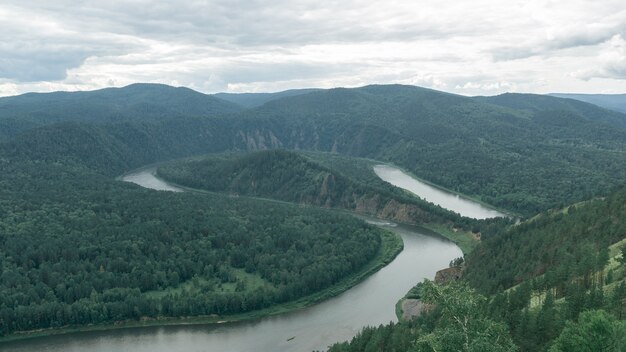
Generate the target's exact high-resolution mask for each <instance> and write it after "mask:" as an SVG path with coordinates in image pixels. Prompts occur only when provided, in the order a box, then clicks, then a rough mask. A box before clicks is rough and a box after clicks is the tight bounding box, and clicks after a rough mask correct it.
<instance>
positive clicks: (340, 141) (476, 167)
mask: <svg viewBox="0 0 626 352" xmlns="http://www.w3.org/2000/svg"><path fill="white" fill-rule="evenodd" d="M141 88H142V86H138V87H134V89H141ZM197 94H199V93H197ZM512 97H513V98H514V99H513V100H515V101H519V100H527V99H529V100H532V101H534V100H536V97H534V96H530V97H527V96H525V95H515V96H512ZM507 99H508V98H507ZM479 100H480V99H477V98H468V97H462V96H457V95H453V94H448V93H442V92H438V91H434V90H429V89H424V88H419V87H412V86H400V85H390V86H366V87H362V88H352V89H345V88H337V89H330V90H317V91H313V92H309V93H305V94H300V95H296V96H288V97H283V98H280V99H277V100H273V101H270V102H267V103H266V104H264V105H262V106H260V107H257V108H254V109H248V110H244V111H240V112H234V113H227V114H215V115H210V116H197V117H189V116H181V117H175V118H169V119H168V118H162V119H161V118H160V119H156V120H154V119H150V120H142V121H126V122H120V123H107V124H103V125H102V126H101V129H102V131H103V133H105V134H108V135H111V136H113V137H114V138H115V139H116V140H117V142H118V143H121V144H124V145H127V146H128V147H129V150H130V152H131V154H133V155H140V156H141V158H139V159H137V160H143V161H145V162H147V163H149V162H156V161H160V160H164V159H172V158H180V157H186V156H190V155H198V154H205V153H209V152H222V151H227V150H258V149H275V148H283V149H301V150H313V151H325V152H328V151H332V152H336V153H339V154H342V155H349V156H361V157H368V158H372V159H377V160H382V161H389V162H393V163H394V164H397V165H399V166H402V167H403V168H405V169H407V170H409V171H411V172H412V173H414V174H415V175H417V176H419V177H421V178H423V179H425V180H428V181H430V182H433V183H435V184H438V185H441V186H444V187H446V188H449V189H453V190H455V191H458V192H460V193H464V194H467V195H470V196H474V197H477V198H480V199H481V200H483V201H485V202H486V203H490V204H493V205H496V206H498V207H501V208H504V209H509V210H511V211H513V212H517V213H521V214H523V215H525V216H532V215H534V214H536V213H537V212H539V211H542V210H546V209H549V208H553V207H559V206H563V205H565V204H570V203H574V202H577V201H581V200H584V199H588V198H589V197H590V196H593V195H603V194H607V193H608V192H610V191H611V190H612V189H613V188H614V187H616V186H619V185H622V184H624V182H625V180H626V156H625V155H626V129H621V128H615V126H613V125H611V124H609V123H605V122H602V121H604V120H610V119H612V118H610V116H613V117H615V116H617V115H613V114H617V113H612V112H611V113H610V114H611V115H606V116H609V117H602V116H604V114H606V113H607V111H606V110H604V109H600V108H596V107H594V106H592V105H584V109H582V108H580V109H578V110H576V111H574V110H572V109H571V108H569V107H568V106H570V103H564V102H563V99H559V98H549V99H543V98H541V100H542V102H541V104H539V105H540V106H541V108H537V109H528V108H525V107H524V106H517V108H519V109H521V110H519V109H517V108H516V109H513V108H511V107H506V106H499V105H494V104H492V103H483V102H481V101H479ZM528 104H530V105H531V106H535V105H538V104H536V103H533V102H529V103H528ZM581 104H582V103H581ZM522 105H524V104H522ZM0 120H2V119H1V118H0ZM12 121H13V120H12ZM19 121H22V122H23V120H19ZM24 123H25V125H23V126H22V127H24V128H27V127H28V126H29V125H28V123H26V122H24ZM15 128H16V129H17V130H19V128H21V127H15ZM41 128H43V129H46V128H52V127H51V126H43V127H41ZM16 129H14V130H12V131H13V132H15V131H16ZM61 130H62V128H61V129H58V131H59V132H61ZM13 132H11V133H13ZM54 138H59V139H61V140H62V139H63V138H64V137H63V135H62V133H59V134H58V136H57V137H54ZM51 139H52V137H51ZM59 143H63V142H59ZM133 165H135V167H136V166H140V165H139V164H137V163H135V164H133Z"/></svg>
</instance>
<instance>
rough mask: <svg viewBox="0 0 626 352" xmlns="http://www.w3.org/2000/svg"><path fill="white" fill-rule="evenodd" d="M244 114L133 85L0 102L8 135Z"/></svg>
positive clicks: (163, 88) (223, 104)
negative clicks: (52, 127) (57, 125)
mask: <svg viewBox="0 0 626 352" xmlns="http://www.w3.org/2000/svg"><path fill="white" fill-rule="evenodd" d="M239 110H241V108H240V107H238V106H237V105H235V104H233V103H230V102H228V101H225V100H221V99H218V98H216V97H213V96H210V95H206V94H202V93H199V92H196V91H193V90H191V89H188V88H182V87H181V88H174V87H170V86H167V85H162V84H132V85H129V86H126V87H123V88H106V89H101V90H95V91H86V92H54V93H28V94H23V95H18V96H14V97H5V98H0V126H3V127H5V128H7V130H5V131H4V133H3V134H5V136H11V135H15V134H16V133H17V132H19V131H23V130H25V129H26V128H28V127H32V126H38V125H43V124H50V123H54V122H61V121H64V122H65V121H75V122H84V123H98V124H103V123H115V122H129V121H133V122H139V121H155V120H160V119H170V118H177V117H181V116H215V115H219V114H224V113H231V112H236V111H239Z"/></svg>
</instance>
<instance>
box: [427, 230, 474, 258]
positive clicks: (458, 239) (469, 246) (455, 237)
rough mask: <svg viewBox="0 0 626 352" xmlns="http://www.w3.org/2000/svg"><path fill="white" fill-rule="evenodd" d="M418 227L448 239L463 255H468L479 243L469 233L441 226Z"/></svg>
mask: <svg viewBox="0 0 626 352" xmlns="http://www.w3.org/2000/svg"><path fill="white" fill-rule="evenodd" d="M420 226H423V227H426V228H427V229H429V230H432V231H434V232H437V233H438V234H440V235H442V236H443V237H445V238H447V239H449V240H450V241H452V242H454V243H455V244H456V245H457V246H459V248H461V251H463V255H468V254H469V253H471V252H472V251H473V250H474V248H476V246H478V244H479V243H480V241H479V240H478V239H477V238H476V237H474V235H472V234H471V233H470V232H466V231H461V230H459V231H455V230H453V229H452V228H450V227H449V226H446V225H442V224H422V225H420Z"/></svg>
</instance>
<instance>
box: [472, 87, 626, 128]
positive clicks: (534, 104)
mask: <svg viewBox="0 0 626 352" xmlns="http://www.w3.org/2000/svg"><path fill="white" fill-rule="evenodd" d="M563 98H564V99H563ZM563 98H559V97H557V96H555V95H539V94H519V93H505V94H501V95H497V96H492V97H475V98H474V99H476V100H478V101H480V102H484V103H489V104H494V105H499V106H503V107H508V108H512V109H516V110H522V111H528V112H529V113H538V112H549V113H553V114H554V113H557V112H558V111H562V112H568V113H570V114H573V116H576V117H577V118H579V119H583V120H584V119H586V120H589V121H593V122H601V123H605V124H608V125H612V126H615V127H620V128H626V114H624V113H622V112H616V111H613V110H606V109H602V108H598V106H597V104H593V103H588V102H584V101H580V100H574V99H568V98H567V97H563ZM531 116H532V115H531ZM536 116H537V118H546V115H543V114H539V115H536ZM571 118H572V117H570V119H571ZM562 122H564V123H565V122H571V120H565V119H564V120H563V121H562Z"/></svg>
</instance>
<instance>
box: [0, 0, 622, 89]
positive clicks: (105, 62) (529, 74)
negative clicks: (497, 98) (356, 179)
mask: <svg viewBox="0 0 626 352" xmlns="http://www.w3.org/2000/svg"><path fill="white" fill-rule="evenodd" d="M134 82H158V83H165V84H170V85H175V86H187V87H190V88H193V89H196V90H199V91H202V92H206V93H212V92H218V91H230V92H261V91H278V90H284V89H289V88H304V87H337V86H344V87H352V86H361V85H366V84H371V83H403V84H413V85H419V86H424V87H429V88H434V89H439V90H444V91H448V92H454V93H459V94H464V95H493V94H499V93H502V92H506V91H514V92H531V93H547V92H588V93H592V92H593V93H626V4H625V3H624V0H615V1H614V0H602V1H578V0H567V1H533V0H524V1H507V0H503V1H495V0H490V1H483V0H473V1H465V0H459V1H447V0H434V1H431V0H384V1H375V0H341V1H324V0H312V1H309V0H269V1H265V0H208V1H201V0H187V1H148V0H136V1H117V0H107V1H89V0H83V1H79V0H74V1H65V0H55V1H49V0H42V1H28V0H2V2H0V96H6V95H14V94H19V93H23V92H28V91H39V92H45V91H53V90H90V89H97V88H104V87H111V86H124V85H127V84H130V83H134Z"/></svg>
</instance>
